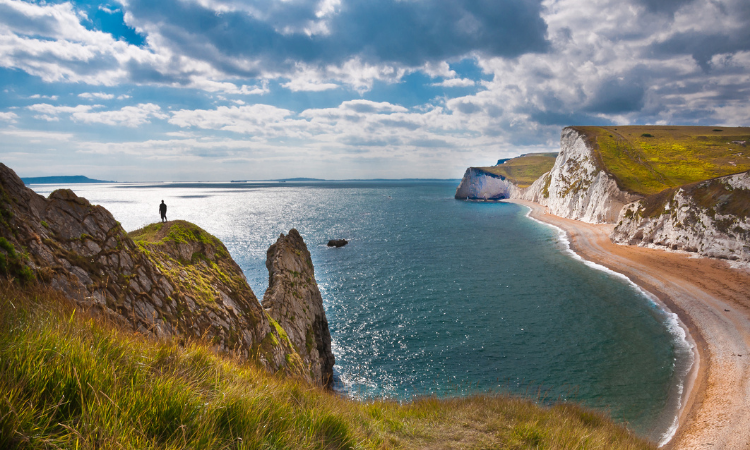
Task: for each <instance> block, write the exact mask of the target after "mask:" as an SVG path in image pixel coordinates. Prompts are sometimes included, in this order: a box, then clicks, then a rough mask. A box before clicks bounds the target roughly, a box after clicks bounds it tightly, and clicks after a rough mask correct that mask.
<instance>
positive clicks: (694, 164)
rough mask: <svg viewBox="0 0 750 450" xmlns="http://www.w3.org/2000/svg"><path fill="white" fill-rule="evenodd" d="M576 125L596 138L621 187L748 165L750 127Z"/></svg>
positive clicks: (662, 185)
mask: <svg viewBox="0 0 750 450" xmlns="http://www.w3.org/2000/svg"><path fill="white" fill-rule="evenodd" d="M573 128H574V129H576V130H578V131H581V132H582V133H584V134H586V136H587V138H588V139H589V140H590V142H591V143H592V144H595V145H593V147H594V148H595V149H597V150H598V152H599V157H600V158H601V160H600V161H599V162H600V163H601V164H603V166H604V167H605V168H606V170H607V171H608V172H609V173H611V174H612V175H613V176H614V177H615V178H616V179H617V180H618V184H619V185H620V187H621V188H623V189H626V190H629V191H631V192H635V193H638V194H642V195H651V194H655V193H657V192H660V191H663V190H664V189H668V188H674V187H677V186H682V185H684V184H688V183H694V182H697V181H702V180H706V179H710V178H715V177H719V176H723V175H731V174H733V173H739V172H744V171H747V170H750V128H748V127H742V128H732V127H684V126H615V127H573ZM743 141H744V144H742V143H741V142H743Z"/></svg>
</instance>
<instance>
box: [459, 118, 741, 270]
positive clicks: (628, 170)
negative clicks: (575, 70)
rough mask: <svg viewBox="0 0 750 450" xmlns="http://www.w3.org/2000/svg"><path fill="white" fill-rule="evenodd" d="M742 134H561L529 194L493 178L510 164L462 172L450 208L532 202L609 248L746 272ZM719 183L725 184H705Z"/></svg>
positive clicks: (608, 130) (689, 130)
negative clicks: (685, 257)
mask: <svg viewBox="0 0 750 450" xmlns="http://www.w3.org/2000/svg"><path fill="white" fill-rule="evenodd" d="M644 131H645V132H644ZM748 132H750V129H745V128H736V129H728V128H725V129H715V128H711V127H619V130H618V128H617V127H602V128H600V127H568V128H565V129H563V130H562V135H561V140H560V152H559V153H558V155H557V157H556V158H555V161H554V164H553V166H552V168H551V169H550V170H549V171H546V172H544V173H541V172H540V171H538V172H540V173H538V178H536V180H535V181H534V182H533V183H531V184H530V185H528V186H527V185H521V184H520V183H517V182H514V181H513V180H511V179H508V178H507V177H502V176H498V175H496V174H494V173H492V172H493V171H494V170H493V169H495V168H502V167H503V166H505V165H506V164H512V163H513V161H514V159H511V160H504V161H502V163H503V164H499V165H497V166H494V167H490V168H470V169H468V170H467V171H466V174H465V175H464V178H463V179H462V180H461V184H460V185H459V187H458V189H457V191H456V198H483V199H505V198H509V199H514V198H515V199H522V200H528V201H533V202H536V203H539V204H541V205H543V206H546V207H547V208H548V211H549V212H550V213H551V214H554V215H557V216H560V217H565V218H569V219H575V220H580V221H583V222H588V223H609V224H616V227H615V230H614V232H613V233H612V235H611V239H612V240H613V241H614V242H616V243H621V244H632V245H640V246H648V247H658V248H663V249H668V250H684V251H688V252H695V253H697V254H700V255H703V256H710V257H716V258H722V259H730V260H738V261H743V262H748V261H750V218H749V216H750V206H748V205H750V181H748V180H749V179H750V175H748V174H750V171H746V172H742V170H743V169H744V170H747V169H746V167H747V166H748V164H750V159H748V157H747V156H746V155H745V153H746V152H744V149H743V148H741V147H744V145H745V144H744V142H746V140H739V139H740V138H736V137H733V136H740V137H742V139H744V137H743V136H744V135H745V134H747V133H748ZM720 133H722V134H720ZM665 155H666V156H669V158H672V159H671V160H670V159H669V158H665ZM686 158H687V159H689V161H686V160H685V159H686ZM520 159H522V158H521V157H519V158H516V160H520ZM737 172H741V173H737ZM722 173H725V174H726V173H729V174H731V175H724V176H720V177H714V178H712V177H710V176H708V175H710V174H722ZM703 177H705V178H703ZM498 178H500V180H498ZM696 179H697V180H698V181H697V182H695V181H693V182H690V181H691V180H696ZM685 181H688V183H685V184H682V185H680V183H681V182H682V183H684V182H685ZM670 186H671V187H670Z"/></svg>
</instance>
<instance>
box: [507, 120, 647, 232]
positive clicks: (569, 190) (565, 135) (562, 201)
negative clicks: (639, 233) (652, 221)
mask: <svg viewBox="0 0 750 450" xmlns="http://www.w3.org/2000/svg"><path fill="white" fill-rule="evenodd" d="M592 146H593V144H592V143H590V142H589V141H588V140H587V139H586V136H585V135H584V134H582V133H581V132H579V131H577V130H575V129H573V128H565V129H563V131H562V138H561V140H560V153H559V154H558V155H557V159H556V160H555V165H554V167H553V168H552V170H551V171H550V172H549V173H547V174H545V175H543V176H542V177H540V178H539V179H538V180H537V181H536V182H534V184H532V185H531V186H530V187H528V188H527V189H525V190H522V191H519V192H518V193H517V194H516V196H515V197H516V198H522V199H525V200H531V201H534V202H537V203H539V204H542V205H544V206H547V207H548V208H549V211H550V212H551V213H552V214H555V215H557V216H561V217H567V218H569V219H576V220H581V221H583V222H589V223H615V222H616V221H617V219H618V216H619V213H620V210H621V209H622V207H623V206H624V205H626V204H628V203H630V202H632V201H634V200H637V199H639V198H641V196H639V195H636V194H631V193H629V192H626V191H624V190H622V189H620V188H619V187H618V186H617V182H616V181H615V179H614V178H613V177H612V176H611V175H609V174H608V173H607V172H606V171H605V170H604V169H603V168H602V167H601V164H600V163H599V162H598V161H597V157H596V154H595V151H594V149H593V147H592Z"/></svg>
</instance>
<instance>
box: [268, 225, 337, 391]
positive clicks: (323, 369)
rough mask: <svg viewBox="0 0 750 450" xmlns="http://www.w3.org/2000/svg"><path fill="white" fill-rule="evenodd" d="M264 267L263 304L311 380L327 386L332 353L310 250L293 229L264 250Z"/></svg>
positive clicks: (329, 378)
mask: <svg viewBox="0 0 750 450" xmlns="http://www.w3.org/2000/svg"><path fill="white" fill-rule="evenodd" d="M266 267H267V268H268V275H269V277H268V289H267V290H266V293H265V295H264V296H263V306H264V307H265V308H266V310H267V311H268V312H269V314H270V315H271V317H273V318H274V319H275V320H276V321H277V322H278V323H279V325H281V327H282V328H283V329H284V330H286V332H287V335H288V336H289V339H290V340H291V341H292V343H293V344H294V345H295V347H296V349H297V352H298V353H299V354H300V356H301V357H302V360H303V361H304V362H305V364H306V365H309V367H310V375H311V376H312V378H313V380H315V381H317V382H319V383H321V384H323V385H325V386H331V385H332V383H333V364H334V356H333V353H332V352H331V334H330V332H329V330H328V320H327V319H326V315H325V311H324V310H323V299H322V298H321V296H320V291H319V290H318V285H317V283H316V282H315V271H314V269H313V264H312V259H310V252H309V251H308V250H307V246H306V245H305V243H304V241H303V240H302V237H301V236H300V234H299V233H298V232H297V230H295V229H291V230H289V234H288V235H286V236H285V235H283V234H282V235H281V236H280V237H279V239H278V240H277V241H276V243H275V244H273V245H272V246H271V248H269V249H268V255H267V259H266Z"/></svg>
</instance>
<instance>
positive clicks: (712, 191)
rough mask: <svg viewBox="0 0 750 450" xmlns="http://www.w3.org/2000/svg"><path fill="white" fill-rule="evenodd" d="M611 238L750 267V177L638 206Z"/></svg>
mask: <svg viewBox="0 0 750 450" xmlns="http://www.w3.org/2000/svg"><path fill="white" fill-rule="evenodd" d="M610 237H611V239H612V241H614V242H617V243H620V244H631V245H638V246H642V247H651V248H662V249H668V250H684V251H688V252H695V253H698V254H699V255H702V256H709V257H714V258H722V259H729V260H734V261H742V262H750V172H744V173H740V174H736V175H729V176H725V177H719V178H714V179H712V180H706V181H702V182H699V183H694V184H690V185H686V186H682V187H680V188H677V189H669V190H667V191H664V192H661V193H659V194H656V195H653V196H650V197H648V198H646V199H644V200H640V201H636V202H633V203H631V204H629V205H627V206H626V207H625V208H623V210H622V213H621V215H620V219H619V221H618V223H617V226H616V227H615V229H614V231H613V232H612V235H611V236H610Z"/></svg>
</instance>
